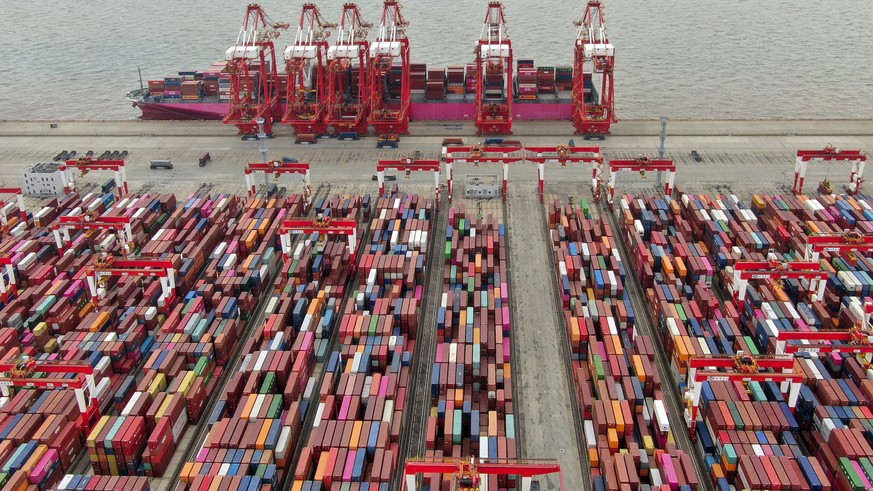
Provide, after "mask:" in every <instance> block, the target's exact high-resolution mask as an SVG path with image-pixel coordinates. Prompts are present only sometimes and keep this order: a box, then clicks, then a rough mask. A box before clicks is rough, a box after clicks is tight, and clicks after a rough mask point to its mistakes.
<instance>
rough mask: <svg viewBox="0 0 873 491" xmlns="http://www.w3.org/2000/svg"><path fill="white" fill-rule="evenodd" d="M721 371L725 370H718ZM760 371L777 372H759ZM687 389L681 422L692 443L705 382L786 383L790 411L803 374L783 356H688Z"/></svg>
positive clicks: (738, 353) (795, 399)
mask: <svg viewBox="0 0 873 491" xmlns="http://www.w3.org/2000/svg"><path fill="white" fill-rule="evenodd" d="M719 369H724V370H726V371H719ZM761 369H764V370H767V369H772V370H778V371H774V372H762V371H760V370H761ZM687 377H688V378H687V385H686V387H688V389H687V390H686V391H685V422H686V423H687V424H688V435H689V437H690V438H691V439H692V440H694V439H695V437H696V434H695V429H696V428H697V413H698V407H699V406H700V393H701V391H702V388H703V382H706V381H738V382H787V383H788V407H789V408H791V410H792V411H793V410H794V408H795V407H796V406H797V398H798V396H799V395H800V385H801V383H802V382H803V375H801V374H799V373H797V372H796V371H795V370H794V357H793V356H785V355H781V356H780V355H776V356H750V355H745V354H743V352H742V351H738V352H737V354H736V355H709V356H692V357H691V358H689V359H688V373H687Z"/></svg>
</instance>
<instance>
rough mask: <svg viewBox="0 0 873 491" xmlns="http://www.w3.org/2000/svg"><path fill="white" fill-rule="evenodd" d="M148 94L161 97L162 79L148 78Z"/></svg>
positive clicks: (162, 93) (162, 92) (162, 89)
mask: <svg viewBox="0 0 873 491" xmlns="http://www.w3.org/2000/svg"><path fill="white" fill-rule="evenodd" d="M149 94H150V95H151V96H153V97H162V96H163V95H164V81H163V80H149Z"/></svg>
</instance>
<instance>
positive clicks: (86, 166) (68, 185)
mask: <svg viewBox="0 0 873 491" xmlns="http://www.w3.org/2000/svg"><path fill="white" fill-rule="evenodd" d="M124 165H125V164H124V161H123V160H96V159H92V158H91V157H82V158H79V159H76V160H67V161H66V162H64V163H63V164H61V166H60V171H61V175H62V176H63V178H64V192H65V193H73V192H75V191H76V176H75V174H74V172H73V170H74V169H78V171H79V177H85V176H86V175H87V174H88V173H89V172H91V171H93V170H111V171H112V172H114V173H115V185H116V186H118V196H124V195H125V194H127V193H128V192H129V191H128V188H127V174H126V173H125V171H124Z"/></svg>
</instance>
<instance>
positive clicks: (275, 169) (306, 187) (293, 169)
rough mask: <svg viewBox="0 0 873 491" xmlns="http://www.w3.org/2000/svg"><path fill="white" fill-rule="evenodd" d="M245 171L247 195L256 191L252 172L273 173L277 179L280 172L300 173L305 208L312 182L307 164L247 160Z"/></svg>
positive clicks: (308, 203)
mask: <svg viewBox="0 0 873 491" xmlns="http://www.w3.org/2000/svg"><path fill="white" fill-rule="evenodd" d="M245 173H246V188H248V190H249V196H254V195H255V194H257V192H258V188H257V186H256V185H255V176H253V175H252V174H273V179H275V180H277V181H278V180H279V176H280V175H282V174H300V175H301V176H302V178H303V202H304V204H305V205H306V209H307V210H308V209H309V205H310V203H311V201H310V200H311V199H312V184H311V182H310V180H309V164H308V163H298V162H282V161H280V160H273V161H271V162H249V163H247V164H246V166H245Z"/></svg>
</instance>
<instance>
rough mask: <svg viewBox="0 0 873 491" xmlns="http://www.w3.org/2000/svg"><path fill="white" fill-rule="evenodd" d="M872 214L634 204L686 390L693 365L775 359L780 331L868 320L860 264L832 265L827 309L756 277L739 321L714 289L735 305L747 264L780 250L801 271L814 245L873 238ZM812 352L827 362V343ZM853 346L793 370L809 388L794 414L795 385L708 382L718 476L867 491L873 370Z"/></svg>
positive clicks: (625, 207) (706, 203) (818, 207)
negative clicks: (822, 237)
mask: <svg viewBox="0 0 873 491" xmlns="http://www.w3.org/2000/svg"><path fill="white" fill-rule="evenodd" d="M869 207H870V202H869V201H868V200H867V199H866V198H863V197H858V198H848V197H831V196H821V197H817V198H811V197H805V196H797V197H794V196H789V197H785V196H755V197H754V198H753V200H752V206H751V207H749V206H747V205H745V203H743V201H741V200H739V199H737V198H736V197H735V196H693V195H684V196H681V197H680V198H679V199H671V200H664V199H658V198H652V197H644V196H626V197H624V198H623V199H622V200H621V210H620V213H621V215H622V217H623V218H622V226H623V229H624V232H626V234H627V236H628V237H630V242H631V244H632V247H631V249H632V255H633V256H634V259H635V261H636V263H635V269H636V273H637V274H639V275H640V276H641V278H642V281H643V283H644V284H646V285H647V287H648V297H649V299H650V305H652V309H653V313H654V314H655V316H656V319H658V323H659V328H660V333H661V335H662V340H663V341H664V345H665V348H666V349H667V350H668V351H669V352H670V354H671V356H672V360H673V370H674V373H675V374H677V375H680V378H679V380H680V387H681V388H686V381H685V375H686V363H687V361H688V358H689V357H691V356H700V355H710V354H714V355H715V354H721V355H734V354H735V353H736V352H738V351H740V350H742V351H743V352H745V353H748V354H753V355H757V354H767V353H777V352H778V351H777V343H776V338H777V336H778V333H779V332H780V331H805V332H810V334H811V335H812V331H816V330H819V329H833V328H842V329H848V328H850V327H852V325H854V324H855V323H856V322H860V321H861V320H862V318H863V304H862V301H863V298H864V297H865V296H866V293H865V287H866V285H867V284H868V283H867V276H866V269H867V265H868V264H870V262H869V259H868V258H867V257H864V256H863V255H862V254H860V253H858V254H857V255H856V256H855V257H854V258H851V257H846V255H845V254H838V253H823V254H822V260H821V267H822V268H824V269H825V270H827V271H830V272H832V273H837V272H838V273H837V274H831V275H830V279H829V280H828V285H827V288H826V291H825V298H824V301H811V296H810V295H811V292H810V291H809V285H808V283H807V282H805V281H798V280H794V279H785V280H780V281H774V280H766V279H752V280H751V281H750V285H749V287H748V290H747V294H746V296H745V298H744V300H745V308H744V310H743V311H741V312H738V311H737V309H736V307H735V306H734V303H733V302H731V301H726V302H725V303H723V304H722V303H720V302H719V299H718V296H717V295H716V294H715V292H714V291H713V290H712V289H710V285H711V284H713V283H716V284H718V285H719V286H720V289H721V290H722V291H724V292H726V293H727V295H728V296H727V299H730V295H731V294H732V288H733V270H732V267H733V265H734V264H735V263H736V261H738V260H752V261H762V260H765V259H767V256H768V253H771V252H772V253H775V254H776V258H777V260H787V261H792V260H802V259H803V256H804V249H805V244H806V241H807V237H808V236H809V235H812V234H815V233H822V232H824V233H833V232H836V233H841V232H842V230H843V229H840V228H838V227H841V226H845V228H847V229H853V228H854V229H855V230H858V231H859V232H860V233H861V234H866V233H867V232H868V231H869V230H870V223H869V218H871V216H868V214H867V213H866V211H867V210H868V208H869ZM850 220H851V221H850ZM838 222H839V223H838ZM847 284H848V285H851V286H848V287H847V286H846V285H847ZM861 325H863V324H861ZM811 342H813V343H815V344H816V345H817V346H816V347H814V348H813V349H812V350H810V351H814V352H817V351H826V350H827V349H826V348H827V344H828V343H826V342H825V343H824V344H821V341H819V340H813V341H811ZM798 344H801V345H806V344H808V342H806V341H802V342H799V343H798ZM838 344H846V343H845V342H843V343H838ZM801 348H802V347H801ZM846 348H847V347H846V346H843V350H842V351H843V352H842V353H830V354H822V355H818V354H817V353H816V354H805V355H803V356H800V357H798V358H796V359H795V362H794V370H795V371H796V372H798V373H799V374H801V375H802V378H803V382H802V385H801V386H800V387H799V391H800V392H799V394H800V396H799V399H798V402H797V404H796V407H794V408H792V407H790V405H789V403H790V394H789V389H790V387H789V386H788V385H787V384H784V385H783V384H778V383H776V382H772V381H771V382H754V381H753V382H748V383H746V384H743V383H741V382H729V381H708V382H703V383H702V390H701V403H700V406H699V407H700V414H699V418H698V420H697V428H696V432H695V436H697V438H698V439H699V441H700V443H701V446H702V447H703V448H704V450H705V452H706V453H707V464H708V467H709V469H710V472H711V475H710V476H709V477H711V478H712V479H713V480H714V481H715V482H716V483H717V484H719V485H722V486H727V485H728V484H732V485H734V486H736V487H737V488H739V487H741V486H742V487H745V488H747V489H775V487H776V486H781V487H782V489H831V488H832V487H833V489H846V490H848V489H866V488H865V487H864V485H865V484H869V479H870V478H871V476H870V475H869V474H867V473H865V465H866V464H868V463H869V462H867V461H865V460H864V457H865V454H864V453H863V452H865V451H867V450H868V449H869V443H868V440H869V437H870V435H869V430H867V428H869V427H870V425H871V421H870V420H869V416H870V414H871V413H870V412H869V406H870V404H871V403H873V400H871V399H870V398H869V391H868V392H865V388H867V387H869V383H870V382H869V380H865V379H866V378H867V373H866V369H865V368H864V367H863V365H864V364H866V362H867V361H868V360H867V359H862V358H856V356H855V355H854V354H848V353H846V351H847V350H846ZM789 351H793V350H789ZM848 351H851V350H848ZM834 429H836V430H838V431H837V432H836V433H832V432H831V430H834ZM835 435H836V436H837V438H834V436H835ZM761 457H765V458H761Z"/></svg>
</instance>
